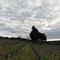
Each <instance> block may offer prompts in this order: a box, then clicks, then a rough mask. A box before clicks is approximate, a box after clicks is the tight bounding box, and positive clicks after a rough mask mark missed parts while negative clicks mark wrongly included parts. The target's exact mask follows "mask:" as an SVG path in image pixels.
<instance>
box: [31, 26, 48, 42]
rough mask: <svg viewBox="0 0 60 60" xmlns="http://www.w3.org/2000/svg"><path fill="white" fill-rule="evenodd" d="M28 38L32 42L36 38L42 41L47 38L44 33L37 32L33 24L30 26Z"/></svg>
mask: <svg viewBox="0 0 60 60" xmlns="http://www.w3.org/2000/svg"><path fill="white" fill-rule="evenodd" d="M30 38H31V39H32V41H34V42H36V41H37V40H40V42H44V41H46V39H47V37H46V35H45V34H44V33H41V32H39V31H38V29H36V28H35V26H33V27H32V31H31V33H30Z"/></svg>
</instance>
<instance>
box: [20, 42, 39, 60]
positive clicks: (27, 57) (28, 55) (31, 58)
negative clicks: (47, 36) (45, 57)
mask: <svg viewBox="0 0 60 60" xmlns="http://www.w3.org/2000/svg"><path fill="white" fill-rule="evenodd" d="M20 59H21V60H39V59H38V56H37V55H36V54H35V53H34V50H33V49H32V48H31V46H30V44H28V43H27V44H26V45H25V47H23V48H22V49H21V54H20Z"/></svg>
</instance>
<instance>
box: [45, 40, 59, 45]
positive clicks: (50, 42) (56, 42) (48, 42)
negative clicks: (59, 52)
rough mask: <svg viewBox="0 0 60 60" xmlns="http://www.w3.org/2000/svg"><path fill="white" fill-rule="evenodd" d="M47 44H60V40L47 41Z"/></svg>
mask: <svg viewBox="0 0 60 60" xmlns="http://www.w3.org/2000/svg"><path fill="white" fill-rule="evenodd" d="M45 44H49V45H60V40H58V41H47V42H45Z"/></svg>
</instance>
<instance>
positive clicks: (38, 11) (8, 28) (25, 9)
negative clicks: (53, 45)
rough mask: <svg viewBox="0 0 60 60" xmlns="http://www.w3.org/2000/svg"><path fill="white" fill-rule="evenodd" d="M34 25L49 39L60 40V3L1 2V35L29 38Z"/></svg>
mask: <svg viewBox="0 0 60 60" xmlns="http://www.w3.org/2000/svg"><path fill="white" fill-rule="evenodd" d="M32 25H35V26H36V28H38V30H39V31H40V32H44V33H46V34H47V36H48V38H59V36H60V35H59V32H60V30H59V29H60V1H59V0H58V1H57V0H0V35H2V36H15V37H16V36H21V37H28V36H29V33H30V31H31V27H32Z"/></svg>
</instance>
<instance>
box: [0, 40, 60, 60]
mask: <svg viewBox="0 0 60 60" xmlns="http://www.w3.org/2000/svg"><path fill="white" fill-rule="evenodd" d="M0 60H60V46H59V45H57V46H56V45H47V44H42V45H39V44H38V43H33V42H28V41H19V40H0Z"/></svg>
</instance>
